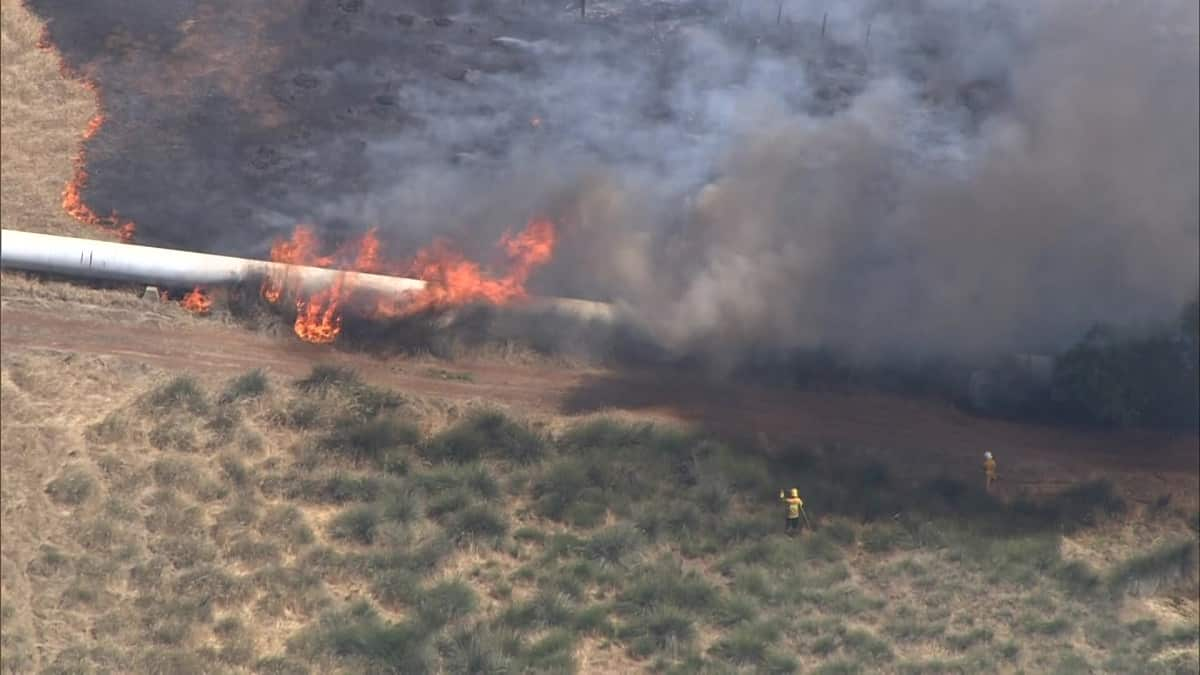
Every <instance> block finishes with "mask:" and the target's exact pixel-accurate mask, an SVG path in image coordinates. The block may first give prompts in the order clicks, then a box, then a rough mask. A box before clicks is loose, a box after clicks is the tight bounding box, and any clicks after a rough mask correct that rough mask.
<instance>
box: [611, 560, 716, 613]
mask: <svg viewBox="0 0 1200 675" xmlns="http://www.w3.org/2000/svg"><path fill="white" fill-rule="evenodd" d="M718 600H719V594H718V593H717V589H716V588H714V587H713V586H712V585H711V584H709V583H708V582H707V581H705V579H704V578H703V577H701V576H700V575H699V574H697V573H695V572H693V571H690V570H689V571H684V570H682V569H680V568H679V567H678V566H676V565H672V564H670V563H665V562H661V563H658V564H655V565H649V566H646V567H643V568H641V569H640V570H638V572H637V573H636V574H635V576H634V577H633V578H632V579H630V580H629V581H628V582H627V583H626V584H625V586H624V588H623V589H622V590H621V592H620V594H619V595H618V604H617V608H618V610H619V611H620V612H622V613H623V614H640V613H645V612H647V611H649V610H651V609H653V608H656V607H674V608H677V609H680V610H682V611H685V612H688V613H690V614H692V615H702V614H708V613H711V612H713V611H715V610H716V609H717V608H718Z"/></svg>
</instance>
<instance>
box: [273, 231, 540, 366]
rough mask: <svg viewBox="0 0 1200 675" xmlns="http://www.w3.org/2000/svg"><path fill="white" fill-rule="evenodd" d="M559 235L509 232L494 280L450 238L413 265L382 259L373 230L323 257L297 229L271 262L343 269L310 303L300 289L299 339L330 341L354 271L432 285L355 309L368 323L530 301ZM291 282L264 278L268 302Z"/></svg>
mask: <svg viewBox="0 0 1200 675" xmlns="http://www.w3.org/2000/svg"><path fill="white" fill-rule="evenodd" d="M556 243H557V232H556V231H555V227H554V224H553V223H551V222H550V221H548V220H534V221H532V222H530V223H529V225H528V226H527V227H526V228H525V229H524V230H523V231H521V232H520V233H518V234H516V235H512V234H511V233H510V234H506V235H505V236H504V237H503V238H502V239H501V240H500V245H501V247H502V248H503V250H504V252H505V254H506V257H507V258H508V261H507V262H508V271H507V273H506V274H503V275H501V276H491V275H489V274H488V273H487V272H485V271H484V269H483V268H482V267H481V266H480V265H479V264H478V263H476V262H474V261H471V260H468V259H467V258H466V257H465V256H463V255H462V254H461V253H460V252H458V251H456V250H455V249H453V248H452V247H451V246H450V244H449V243H447V242H446V241H444V240H437V241H435V242H434V243H433V245H431V246H430V247H429V248H426V249H423V250H421V251H419V252H418V253H417V255H416V256H414V257H413V259H412V260H411V261H409V262H408V263H407V264H403V265H397V264H390V263H388V262H387V261H385V260H384V258H383V255H382V252H381V245H380V242H379V238H378V236H377V234H376V230H375V229H371V230H370V231H368V232H367V233H366V234H365V235H363V237H362V238H360V239H358V240H354V241H351V242H348V243H347V244H344V245H342V246H340V247H339V248H338V249H337V250H335V251H334V253H333V254H332V255H319V254H318V245H319V242H318V240H317V237H316V235H315V234H314V232H313V229H312V228H311V227H308V226H304V225H301V226H298V227H296V229H295V231H293V232H292V236H291V238H290V239H281V240H278V241H276V242H275V244H274V245H273V246H272V247H271V260H273V261H275V262H280V263H288V264H294V265H311V266H314V267H335V266H337V267H342V268H344V269H347V272H346V273H344V274H339V275H337V277H336V280H335V281H334V283H333V285H332V286H331V287H330V288H328V289H325V290H323V291H321V292H319V293H315V294H313V295H311V297H305V296H304V294H303V292H302V291H300V290H299V289H297V290H296V292H295V295H296V322H295V325H294V327H293V328H294V329H295V332H296V335H298V336H299V337H300V339H302V340H306V341H308V342H317V343H328V342H332V341H333V340H335V339H336V338H337V335H338V334H339V333H340V332H341V329H342V309H343V306H345V305H346V304H347V300H348V299H349V298H350V297H351V296H352V295H353V293H354V291H355V283H354V274H353V273H354V272H370V273H375V274H380V273H385V274H386V273H391V274H402V275H404V276H410V277H415V278H418V279H421V280H423V281H425V282H426V286H425V288H424V289H422V290H420V291H414V292H407V293H404V294H402V295H400V296H398V297H388V298H376V299H375V303H374V305H373V306H372V307H369V308H366V309H363V307H365V305H363V303H353V306H354V307H355V308H356V309H360V311H363V312H364V314H365V315H366V316H368V317H377V318H399V317H405V316H411V315H414V314H418V313H421V312H424V311H429V310H438V309H446V308H450V307H457V306H461V305H464V304H468V303H472V302H488V303H491V304H497V305H499V304H505V303H508V302H511V301H513V300H518V299H521V298H524V297H526V292H525V282H526V281H527V280H528V279H529V276H530V275H531V274H532V272H533V270H534V269H536V268H537V267H538V266H540V265H542V264H545V263H546V262H547V261H549V260H550V258H551V257H552V256H553V254H554V246H555V244H556ZM285 281H286V280H285V279H284V278H282V277H280V276H273V277H270V278H268V279H266V280H264V282H263V285H262V291H261V292H262V296H263V298H264V299H266V300H267V301H268V302H270V303H277V302H279V300H280V299H281V298H282V297H283V295H284V291H285V288H284V287H285V285H286V283H285Z"/></svg>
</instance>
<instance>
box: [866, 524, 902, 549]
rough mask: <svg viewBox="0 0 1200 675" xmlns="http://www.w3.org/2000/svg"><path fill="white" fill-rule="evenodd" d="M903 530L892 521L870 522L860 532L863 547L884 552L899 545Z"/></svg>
mask: <svg viewBox="0 0 1200 675" xmlns="http://www.w3.org/2000/svg"><path fill="white" fill-rule="evenodd" d="M903 538H904V531H903V530H901V529H900V528H899V527H898V526H896V525H895V524H892V523H871V524H870V525H868V526H867V527H866V528H865V529H864V530H863V532H862V544H863V549H864V550H866V551H868V552H870V553H886V552H888V551H890V550H892V549H894V548H896V547H897V546H899V545H900V543H901V541H902V539H903Z"/></svg>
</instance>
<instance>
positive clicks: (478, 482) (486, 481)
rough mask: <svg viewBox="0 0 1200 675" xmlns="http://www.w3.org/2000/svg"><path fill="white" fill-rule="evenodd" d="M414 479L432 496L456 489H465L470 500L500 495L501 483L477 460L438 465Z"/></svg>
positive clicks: (414, 482)
mask: <svg viewBox="0 0 1200 675" xmlns="http://www.w3.org/2000/svg"><path fill="white" fill-rule="evenodd" d="M412 481H413V484H414V485H416V486H417V487H418V488H420V489H421V490H422V491H424V492H425V494H427V495H430V496H436V495H437V494H439V493H443V492H446V491H448V490H454V489H463V490H464V491H465V494H466V495H467V497H468V498H469V500H470V501H479V500H492V499H496V498H497V497H499V496H500V484H499V483H497V482H496V479H495V478H493V477H492V474H491V472H489V471H488V469H487V467H485V466H484V465H482V464H479V463H477V462H476V463H471V464H460V465H448V466H437V467H434V468H433V469H430V470H429V471H424V472H422V473H418V474H415V475H414V476H413V477H412Z"/></svg>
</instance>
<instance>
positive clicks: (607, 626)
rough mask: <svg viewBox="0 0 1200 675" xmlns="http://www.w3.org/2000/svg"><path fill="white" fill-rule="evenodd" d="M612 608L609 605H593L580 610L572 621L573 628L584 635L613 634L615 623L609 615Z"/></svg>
mask: <svg viewBox="0 0 1200 675" xmlns="http://www.w3.org/2000/svg"><path fill="white" fill-rule="evenodd" d="M610 614H612V608H611V607H609V606H608V605H604V604H598V605H592V606H591V607H588V608H586V609H583V610H580V611H579V612H577V613H576V614H575V618H574V619H572V621H571V628H572V629H574V630H575V631H577V632H579V633H581V634H583V635H601V636H612V635H613V631H614V629H613V625H612V622H610V621H609V619H608V617H609V615H610Z"/></svg>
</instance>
